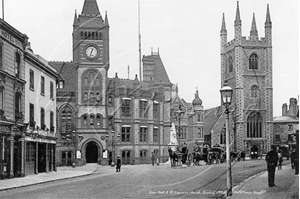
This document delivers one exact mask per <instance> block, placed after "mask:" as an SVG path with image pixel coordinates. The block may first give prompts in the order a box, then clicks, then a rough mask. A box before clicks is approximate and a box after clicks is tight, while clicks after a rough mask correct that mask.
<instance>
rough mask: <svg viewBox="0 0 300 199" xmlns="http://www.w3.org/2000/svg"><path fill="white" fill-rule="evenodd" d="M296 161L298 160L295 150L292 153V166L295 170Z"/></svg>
mask: <svg viewBox="0 0 300 199" xmlns="http://www.w3.org/2000/svg"><path fill="white" fill-rule="evenodd" d="M295 159H296V151H295V149H293V151H292V153H291V166H292V169H295Z"/></svg>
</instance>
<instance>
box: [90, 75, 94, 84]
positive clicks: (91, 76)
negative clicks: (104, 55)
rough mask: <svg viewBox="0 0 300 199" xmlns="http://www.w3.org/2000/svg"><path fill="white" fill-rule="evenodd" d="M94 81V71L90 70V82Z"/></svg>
mask: <svg viewBox="0 0 300 199" xmlns="http://www.w3.org/2000/svg"><path fill="white" fill-rule="evenodd" d="M93 82H94V73H93V72H90V84H93Z"/></svg>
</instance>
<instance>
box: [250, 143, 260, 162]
mask: <svg viewBox="0 0 300 199" xmlns="http://www.w3.org/2000/svg"><path fill="white" fill-rule="evenodd" d="M250 154H251V159H257V158H258V146H257V145H253V146H252V147H251V153H250Z"/></svg>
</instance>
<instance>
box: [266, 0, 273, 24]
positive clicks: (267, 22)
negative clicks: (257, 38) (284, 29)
mask: <svg viewBox="0 0 300 199" xmlns="http://www.w3.org/2000/svg"><path fill="white" fill-rule="evenodd" d="M265 27H272V22H271V17H270V10H269V4H268V5H267V17H266V22H265Z"/></svg>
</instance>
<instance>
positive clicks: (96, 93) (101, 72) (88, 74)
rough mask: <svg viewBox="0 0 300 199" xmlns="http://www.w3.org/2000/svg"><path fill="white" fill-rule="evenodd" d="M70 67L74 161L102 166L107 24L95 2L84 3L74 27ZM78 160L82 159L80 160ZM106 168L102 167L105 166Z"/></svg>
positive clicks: (107, 53) (107, 39) (104, 128)
mask: <svg viewBox="0 0 300 199" xmlns="http://www.w3.org/2000/svg"><path fill="white" fill-rule="evenodd" d="M73 63H74V67H75V69H76V71H77V76H76V77H74V78H77V82H76V83H77V86H76V120H77V122H76V135H77V136H78V135H81V137H82V138H83V140H82V141H81V142H80V143H78V146H77V147H78V148H77V153H79V154H80V155H77V156H78V157H77V161H78V162H80V161H82V163H83V164H85V163H90V162H97V163H100V162H101V163H103V161H101V160H102V159H103V150H105V149H106V143H105V135H106V134H107V133H108V132H106V129H107V122H106V119H107V110H106V106H105V104H106V87H107V74H108V69H109V24H108V18H107V13H105V18H104V19H103V17H102V15H101V13H100V11H99V8H98V5H97V1H96V0H85V1H84V4H83V9H82V12H81V14H80V15H78V16H77V13H75V16H74V23H73ZM80 156H81V157H80ZM79 157H80V158H79ZM104 164H105V163H104Z"/></svg>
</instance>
